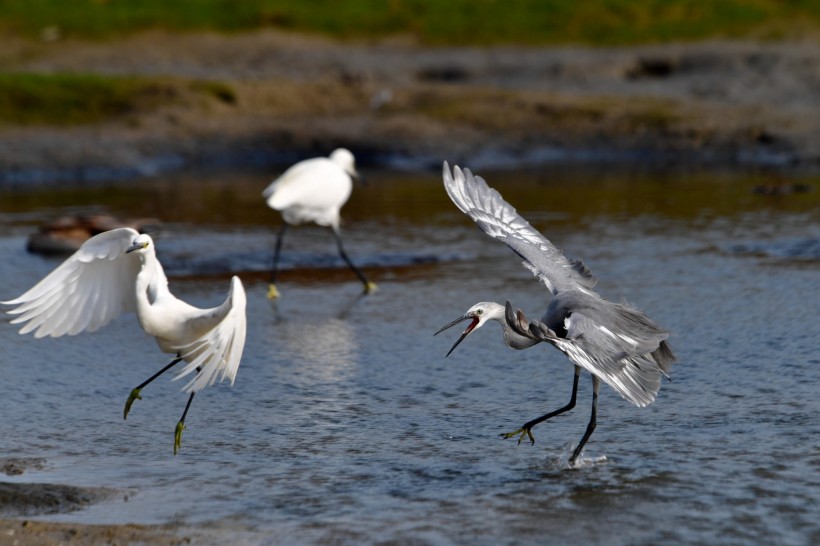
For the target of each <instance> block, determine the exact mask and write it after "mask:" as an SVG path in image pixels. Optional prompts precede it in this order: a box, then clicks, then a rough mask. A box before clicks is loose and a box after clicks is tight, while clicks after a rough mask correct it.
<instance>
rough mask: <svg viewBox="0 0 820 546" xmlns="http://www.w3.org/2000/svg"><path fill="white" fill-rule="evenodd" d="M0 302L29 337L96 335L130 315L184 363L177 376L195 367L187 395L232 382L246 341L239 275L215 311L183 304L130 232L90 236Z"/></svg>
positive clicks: (149, 247) (150, 249)
mask: <svg viewBox="0 0 820 546" xmlns="http://www.w3.org/2000/svg"><path fill="white" fill-rule="evenodd" d="M0 303H4V304H6V305H13V306H15V307H14V308H13V309H11V310H10V311H8V312H9V313H10V314H12V315H18V316H17V317H16V318H15V319H14V320H12V323H14V324H23V327H22V328H21V330H20V333H21V334H25V333H29V332H34V335H35V337H43V336H52V337H60V336H63V335H75V334H79V333H81V332H84V331H89V332H90V331H94V330H97V329H99V328H101V327H102V326H105V325H106V324H108V323H109V322H110V321H111V320H113V319H114V318H116V317H117V316H119V315H121V314H122V313H125V312H130V311H136V312H137V318H138V319H139V322H140V325H141V326H142V327H143V329H144V330H145V331H146V332H147V333H149V334H151V335H153V336H154V337H155V338H156V340H157V343H158V344H159V346H160V348H161V349H162V350H163V351H165V352H168V353H172V354H179V355H180V356H181V357H182V358H183V359H184V360H185V361H187V362H188V363H189V364H188V365H187V366H186V367H185V368H184V369H183V370H182V372H181V373H180V375H179V376H178V377H181V376H183V375H187V374H189V373H191V371H193V370H195V369H196V368H197V367H200V371H199V373H197V375H196V376H195V378H194V379H193V380H192V381H190V382H189V383H188V384H187V385H186V386H185V388H184V390H186V391H187V392H196V391H198V390H200V389H201V388H203V387H205V386H208V385H210V384H212V383H213V382H214V381H215V380H216V379H217V377H221V378H222V379H226V378H227V379H230V380H231V382H233V380H234V378H235V377H236V370H237V367H238V366H239V362H240V360H241V357H242V349H243V347H244V342H245V332H246V319H245V292H244V289H243V288H242V283H241V282H240V281H239V279H238V278H237V277H233V279H232V280H231V291H230V294H229V295H228V298H227V299H226V300H225V302H224V303H223V304H222V305H220V306H219V307H215V308H213V309H198V308H196V307H194V306H192V305H189V304H187V303H185V302H183V301H182V300H179V299H177V298H176V297H174V296H173V294H171V292H170V291H169V290H168V280H167V278H166V277H165V273H164V271H163V269H162V265H160V263H159V261H158V260H157V259H156V254H155V251H154V244H153V241H152V240H151V238H150V237H149V236H148V235H140V234H139V233H137V232H136V231H135V230H133V229H130V228H120V229H115V230H111V231H107V232H104V233H101V234H99V235H96V236H94V237H92V238H91V239H89V240H88V241H86V242H85V243H84V244H83V245H82V246H81V247H80V249H79V250H78V251H77V252H75V253H74V254H73V255H72V256H71V257H69V258H68V259H67V260H66V261H65V262H63V263H62V264H61V265H60V266H58V267H57V268H56V269H55V270H54V271H52V272H51V273H50V274H49V275H47V276H46V277H45V278H44V279H43V280H41V281H40V282H39V283H37V284H36V285H35V286H34V287H32V288H31V289H30V290H28V291H27V292H26V293H24V294H23V295H21V296H20V297H18V298H15V299H13V300H9V301H5V302H0ZM194 363H195V364H194ZM192 364H193V366H192Z"/></svg>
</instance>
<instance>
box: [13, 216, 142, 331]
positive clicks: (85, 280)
mask: <svg viewBox="0 0 820 546" xmlns="http://www.w3.org/2000/svg"><path fill="white" fill-rule="evenodd" d="M137 235H138V233H137V231H135V230H133V229H131V228H120V229H114V230H111V231H106V232H104V233H100V234H99V235H95V236H94V237H92V238H91V239H89V240H88V241H86V242H85V243H83V245H82V246H81V247H80V248H79V250H77V252H75V253H74V254H72V255H71V256H70V257H69V258H68V259H67V260H66V261H65V262H63V263H62V264H61V265H60V266H59V267H57V269H55V270H54V271H52V272H51V273H49V274H48V275H47V276H46V277H45V278H44V279H43V280H41V281H40V282H38V283H37V284H36V285H34V286H33V287H32V288H31V289H30V290H28V291H27V292H26V293H25V294H23V295H22V296H20V297H17V298H15V299H13V300H9V301H3V302H0V303H3V304H5V305H14V306H16V307H15V308H14V309H11V310H9V311H8V313H9V314H11V315H19V316H17V317H16V318H14V319H13V320H12V321H11V323H12V324H23V327H22V328H21V329H20V333H21V334H27V333H29V332H34V337H37V338H40V337H44V336H51V337H60V336H63V335H70V336H73V335H76V334H79V333H80V332H85V331H88V332H93V331H95V330H98V329H99V328H101V327H103V326H105V325H106V324H108V323H109V322H111V321H112V320H113V319H114V318H116V317H118V316H119V315H121V314H122V313H126V312H130V311H134V310H135V309H136V298H135V293H134V283H135V280H136V277H137V273H138V272H139V268H140V259H139V257H138V256H136V255H129V254H126V253H125V251H126V250H127V249H128V247H129V246H130V245H131V242H132V241H133V239H134V237H136V236H137Z"/></svg>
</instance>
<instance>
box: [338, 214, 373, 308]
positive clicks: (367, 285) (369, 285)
mask: <svg viewBox="0 0 820 546" xmlns="http://www.w3.org/2000/svg"><path fill="white" fill-rule="evenodd" d="M331 229H332V230H333V237H334V238H335V239H336V246H337V247H338V249H339V256H341V257H342V259H343V260H344V261H345V263H346V264H347V266H348V267H349V268H350V269H352V270H353V273H355V274H356V276H357V277H359V280H360V281H362V284H363V285H364V293H365V294H369V293H370V292H373V291H374V290H376V283H373V282H370V281H368V280H367V277H365V276H364V273H362V271H361V270H360V269H359V268H358V267H356V266H355V265H354V264H353V262H352V261H350V258H348V256H347V253H346V252H345V249H344V246H342V236H341V235H339V232H338V231H337V230H336V229H333V228H331Z"/></svg>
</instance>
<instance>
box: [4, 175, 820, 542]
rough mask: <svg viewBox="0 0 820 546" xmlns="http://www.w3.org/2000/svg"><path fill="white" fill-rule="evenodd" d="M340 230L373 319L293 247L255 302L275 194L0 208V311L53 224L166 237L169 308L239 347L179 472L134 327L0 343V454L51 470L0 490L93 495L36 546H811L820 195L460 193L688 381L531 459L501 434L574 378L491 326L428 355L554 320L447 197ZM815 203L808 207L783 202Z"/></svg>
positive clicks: (311, 245)
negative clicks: (516, 214)
mask: <svg viewBox="0 0 820 546" xmlns="http://www.w3.org/2000/svg"><path fill="white" fill-rule="evenodd" d="M365 174H366V176H367V178H368V179H369V182H370V184H369V185H368V186H366V187H357V188H356V189H355V192H354V196H353V198H352V199H351V202H350V203H348V205H347V206H346V208H345V210H344V211H343V216H344V217H345V220H346V224H345V226H344V228H343V229H344V236H345V242H346V245H347V250H348V253H349V254H350V255H351V257H352V258H353V259H354V260H356V261H358V262H359V263H362V264H364V265H365V266H366V271H367V272H368V274H370V275H371V276H372V277H373V279H374V280H375V281H376V282H377V283H378V284H379V291H378V292H377V293H376V294H374V295H372V296H368V297H360V295H359V291H360V286H359V285H358V283H357V281H356V280H355V278H354V277H353V275H352V274H351V273H350V272H349V271H347V270H346V269H344V268H343V267H341V262H340V261H338V260H337V259H336V258H335V257H334V246H333V241H332V238H331V236H330V234H329V233H327V232H325V231H322V230H319V229H314V228H301V229H297V230H291V231H290V232H289V235H288V237H289V238H288V239H287V241H286V243H285V245H286V246H285V250H284V254H283V266H284V267H285V271H284V272H283V274H282V276H281V279H280V283H279V288H280V290H281V292H282V296H283V297H282V299H281V300H280V301H278V302H276V303H270V302H268V301H267V300H266V299H265V292H266V284H267V278H266V274H265V269H266V268H267V266H268V261H269V259H270V252H271V247H272V242H273V235H274V232H275V229H276V225H278V218H277V217H276V215H275V214H274V213H272V212H271V211H269V210H268V209H266V208H265V206H264V204H263V203H262V201H261V199H260V198H259V192H260V191H261V189H262V188H263V187H264V186H265V184H266V183H267V181H268V180H269V178H270V176H269V175H268V174H266V173H259V172H249V173H218V172H217V173H207V174H206V173H188V174H183V175H177V176H174V177H168V178H165V179H157V180H149V181H141V182H134V183H130V184H118V185H113V186H105V185H102V184H100V185H94V186H87V187H73V188H72V187H66V188H63V189H60V190H57V189H53V188H48V189H47V188H34V189H25V188H21V187H16V188H0V252H2V255H3V256H4V260H3V261H2V263H0V278H2V279H3V281H4V282H3V286H2V289H0V299H8V298H11V297H14V296H17V295H18V294H20V293H22V292H23V291H24V290H25V289H27V288H28V287H30V286H31V285H32V284H33V282H35V281H36V280H37V279H39V278H41V277H42V276H44V275H45V274H46V273H48V272H49V271H50V270H51V269H52V268H54V267H55V266H56V265H57V264H58V263H59V260H58V259H53V258H43V257H38V256H35V255H31V254H28V253H26V251H25V250H24V246H25V240H26V236H27V235H28V233H29V232H31V231H32V229H33V227H34V226H35V225H37V224H38V223H40V222H41V221H43V220H45V219H49V218H52V217H54V216H58V215H60V214H63V213H66V212H93V211H108V212H114V213H117V214H121V215H130V216H154V217H157V218H160V219H162V220H163V221H164V225H163V229H162V231H161V232H160V233H159V235H158V237H157V246H158V252H159V256H160V259H161V260H162V261H163V263H164V264H165V266H166V270H167V272H168V274H169V276H170V277H171V289H172V290H173V291H174V292H175V294H176V295H177V296H179V297H181V298H183V299H186V300H188V301H191V302H192V303H195V304H198V305H201V306H205V305H211V304H216V303H218V302H220V301H221V300H222V298H224V295H225V292H226V290H227V285H228V283H227V279H228V277H229V275H230V274H231V273H238V274H239V275H240V276H241V277H242V279H243V281H244V282H245V286H246V289H247V291H248V320H249V332H248V341H247V345H246V348H245V355H244V359H243V362H242V365H241V367H240V371H239V375H238V377H237V380H236V384H235V385H234V387H233V388H230V387H229V386H228V385H217V386H215V387H214V388H211V389H208V390H206V391H204V392H202V393H201V394H200V395H198V396H197V397H196V399H195V400H194V404H193V406H192V409H191V413H190V415H189V417H188V420H187V424H188V429H187V430H186V431H185V433H184V436H183V445H182V451H181V453H180V455H179V456H177V457H173V456H172V455H171V451H172V450H171V447H172V442H173V429H174V425H175V423H176V421H177V419H178V418H179V415H180V413H181V411H182V409H183V406H184V403H185V399H186V397H185V395H184V394H183V393H181V392H180V391H179V388H180V386H181V385H180V384H179V383H172V382H170V381H168V380H165V381H163V380H159V381H157V382H155V383H154V384H152V385H151V386H150V387H147V388H146V389H145V390H144V391H143V400H141V401H137V402H136V403H135V405H134V407H133V409H132V412H131V414H130V415H129V418H128V420H127V421H123V420H122V417H121V416H122V406H123V403H124V402H125V399H126V397H127V395H128V392H129V391H130V389H131V388H132V387H133V386H135V385H136V384H138V383H139V382H141V381H142V380H143V379H145V378H146V377H147V376H149V375H150V374H151V373H153V372H154V371H156V370H157V369H159V368H160V367H161V366H162V365H164V364H165V363H166V362H167V358H166V356H165V355H163V354H161V353H160V352H159V350H158V349H157V347H156V345H155V344H154V342H153V341H152V340H151V339H150V338H148V337H147V336H146V335H145V334H144V333H143V332H142V331H141V330H140V329H139V326H138V324H137V322H136V320H135V318H134V317H133V316H125V317H122V318H121V319H118V320H117V321H115V322H114V323H113V324H111V325H109V326H108V327H107V328H105V329H103V330H102V331H100V332H97V333H94V334H86V335H82V336H78V337H75V338H63V339H57V340H53V339H48V340H35V339H33V338H31V337H30V336H25V337H24V336H19V335H17V333H16V329H15V328H14V327H13V326H11V325H9V324H0V344H1V345H2V347H3V351H2V356H0V378H2V381H0V415H2V419H0V451H1V452H2V454H3V456H4V457H38V458H43V459H45V461H46V462H45V465H44V467H43V468H42V469H31V470H29V471H28V472H26V473H25V474H23V475H20V476H14V477H4V478H3V479H5V480H7V481H19V482H25V481H36V482H50V483H67V484H72V485H80V486H89V487H105V488H113V489H115V490H117V491H118V493H117V494H116V495H114V496H113V497H112V498H110V500H108V501H106V502H102V503H98V504H94V505H91V506H88V507H86V508H84V509H82V510H78V511H74V512H69V513H65V514H60V515H50V516H46V517H47V519H52V520H54V519H56V520H61V521H72V522H85V523H125V522H134V523H178V524H181V525H201V526H205V527H206V528H213V529H218V530H219V531H220V532H223V533H228V535H229V536H232V537H233V538H234V541H235V542H243V541H244V542H250V543H255V542H261V543H277V542H282V543H294V542H295V543H307V544H311V543H315V544H328V543H376V542H378V543H401V544H405V543H408V542H412V543H430V544H451V543H461V544H463V543H470V544H521V543H545V542H550V543H561V544H589V543H606V544H681V543H697V544H704V543H708V544H746V543H750V542H754V543H777V544H810V543H817V542H820V524H818V522H817V517H816V516H817V508H818V505H820V478H818V476H820V440H818V439H819V438H820V424H818V422H817V419H816V416H817V414H818V410H820V403H818V401H817V385H818V380H820V357H818V352H817V343H818V340H820V329H818V326H817V317H818V316H819V315H820V297H819V296H820V282H819V281H820V274H818V264H820V256H818V250H817V249H818V246H820V245H818V241H820V216H819V215H818V204H820V195H818V194H820V185H818V183H817V181H816V180H809V181H808V183H809V184H810V186H811V187H813V188H814V191H811V192H809V193H801V194H793V195H784V196H780V197H772V196H763V195H757V194H755V193H754V191H753V188H754V187H755V186H756V185H758V184H767V183H770V179H769V178H768V177H767V176H765V175H725V174H692V173H677V174H667V175H660V174H657V173H643V174H641V173H638V174H635V173H617V172H616V173H603V172H584V171H581V172H558V171H557V170H556V171H555V172H518V173H511V172H498V173H492V172H487V173H481V174H483V175H485V177H486V178H487V179H488V180H489V182H490V184H491V185H493V186H495V187H496V188H497V189H499V190H500V191H501V192H502V194H504V196H505V197H506V198H507V199H508V200H509V201H510V202H512V203H513V204H514V205H516V206H517V207H518V209H519V211H520V212H521V213H522V214H523V215H524V216H525V217H527V218H528V219H529V220H530V221H531V222H532V223H533V224H534V225H535V226H536V227H537V228H538V229H540V230H541V231H543V232H544V233H545V234H547V236H548V237H550V238H551V239H552V240H553V242H555V243H556V244H557V245H558V246H559V247H561V248H564V249H565V251H566V253H567V254H568V255H569V256H578V257H582V258H583V259H584V260H585V262H586V263H587V264H588V265H589V266H590V267H591V268H592V270H593V272H594V273H596V274H597V276H598V277H599V279H600V283H599V285H598V288H599V290H600V292H601V293H602V294H604V295H605V296H607V297H609V298H611V299H617V300H620V299H626V300H628V301H630V302H633V303H635V304H637V305H638V306H640V307H641V308H642V309H644V310H645V311H647V313H648V314H649V315H650V316H651V317H653V318H654V319H655V320H657V321H658V322H659V323H660V324H662V325H664V326H666V327H667V328H669V329H670V330H672V331H673V332H674V334H673V337H672V338H671V342H672V345H673V347H674V349H675V351H676V352H677V355H678V358H679V362H678V363H677V364H676V365H675V367H674V368H673V373H672V381H671V382H666V383H665V384H664V385H663V387H662V389H661V392H660V395H659V397H658V399H657V401H656V403H655V404H653V405H652V406H650V407H648V408H643V409H639V408H635V407H632V406H631V405H629V404H628V403H627V402H625V401H624V400H622V399H620V397H618V395H617V394H616V393H614V391H612V390H611V389H609V388H608V387H604V388H602V390H601V399H600V404H599V415H598V428H597V430H596V432H595V434H594V435H593V436H592V439H591V441H590V443H589V444H588V445H587V448H586V450H585V453H584V458H583V459H582V464H581V465H580V468H577V469H566V468H565V467H564V465H563V464H562V462H561V461H562V460H566V458H567V456H568V454H569V453H570V451H571V448H572V446H573V444H574V443H575V442H577V441H578V440H579V439H580V436H581V435H582V433H583V430H584V427H585V426H586V421H587V419H588V417H589V413H588V412H589V400H590V396H591V389H590V385H589V383H590V382H589V380H588V377H587V376H584V377H583V379H582V383H581V389H580V392H579V404H578V406H577V407H576V409H575V410H574V411H573V412H571V413H569V414H568V415H566V416H563V417H559V418H556V419H555V420H553V421H550V422H548V423H545V424H542V425H539V426H538V427H536V428H535V430H534V433H535V437H536V443H535V445H534V446H530V445H528V444H522V445H520V446H516V444H515V442H514V441H512V440H506V441H505V440H502V439H500V438H499V434H500V433H503V432H507V431H509V430H513V429H515V428H518V427H519V426H520V425H521V424H522V423H523V422H524V421H526V420H529V419H531V418H533V417H536V416H538V415H540V414H542V413H544V412H545V411H548V410H550V409H554V408H556V407H558V406H560V405H563V404H564V403H566V400H567V399H568V397H569V394H570V388H571V385H572V367H571V366H570V365H569V364H568V362H567V361H566V360H565V358H564V357H563V356H562V355H561V354H560V353H558V352H557V351H556V350H554V349H552V348H550V347H546V346H544V347H535V348H532V349H530V350H527V351H521V352H515V351H511V350H509V349H506V348H505V347H504V346H503V344H502V342H501V338H500V331H499V329H498V327H497V326H495V325H488V327H487V328H484V329H482V330H481V331H479V332H477V333H476V334H475V335H473V336H471V337H470V338H469V339H468V340H466V341H465V343H463V344H462V345H461V346H460V347H459V349H458V350H457V351H456V352H454V353H453V355H451V356H450V357H449V358H448V359H446V360H445V359H444V358H443V355H444V354H445V353H446V351H447V350H448V349H449V347H450V346H451V344H452V342H453V341H454V339H455V337H457V335H458V332H457V331H448V332H447V333H445V334H442V335H440V336H437V337H433V336H432V333H433V332H435V331H436V330H437V329H438V328H439V327H440V326H441V325H443V324H445V323H447V322H449V321H450V320H452V319H454V318H456V317H457V316H459V315H460V314H461V313H463V312H464V311H465V310H466V309H467V308H468V307H470V306H471V305H472V304H474V303H476V302H477V301H485V300H486V301H489V300H495V301H500V302H503V301H504V300H505V299H509V300H510V301H511V302H512V303H513V304H514V305H516V306H518V307H521V308H522V309H524V310H525V311H526V312H527V314H529V315H534V316H537V315H538V314H539V313H540V312H541V311H542V310H543V308H544V306H545V304H546V301H547V300H546V292H545V290H544V289H543V287H542V286H541V285H539V284H538V283H537V282H536V281H535V280H534V279H533V277H532V276H531V275H530V273H529V272H527V271H526V270H525V269H524V268H522V267H521V266H520V265H519V263H518V261H519V260H518V258H517V257H516V256H515V255H514V254H512V253H511V252H510V251H509V250H508V249H507V248H506V247H504V245H502V244H499V243H497V242H495V241H492V240H490V239H489V238H487V237H486V236H484V235H483V234H481V233H480V232H479V231H478V230H477V229H476V228H475V226H474V225H473V224H472V222H470V221H469V220H468V219H467V218H466V217H464V216H463V215H462V214H461V213H459V212H458V211H457V210H456V209H455V207H454V206H453V205H452V204H451V203H450V202H449V201H448V200H447V197H446V195H445V194H444V192H443V190H442V188H441V186H440V178H439V173H438V172H429V173H420V174H418V173H416V174H414V173H397V172H388V171H372V172H366V173H365ZM803 182H806V181H803Z"/></svg>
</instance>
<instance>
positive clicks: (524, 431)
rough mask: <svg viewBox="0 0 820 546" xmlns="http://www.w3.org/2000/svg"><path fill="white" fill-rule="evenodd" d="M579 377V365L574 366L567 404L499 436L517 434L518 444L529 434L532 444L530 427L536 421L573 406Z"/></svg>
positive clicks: (560, 412) (533, 439)
mask: <svg viewBox="0 0 820 546" xmlns="http://www.w3.org/2000/svg"><path fill="white" fill-rule="evenodd" d="M579 377H581V367H580V366H575V377H574V378H573V379H572V397H571V398H570V399H569V404H567V405H566V406H564V407H563V408H559V409H557V410H555V411H551V412H549V413H547V414H545V415H542V416H541V417H538V418H536V419H533V420H532V421H528V422H527V423H524V426H522V427H521V428H519V429H518V430H514V431H512V432H508V433H506V434H502V435H501V436H502V437H503V438H504V439H507V438H512V437H513V436H518V443H519V444H520V443H521V441H522V440H523V439H524V436H529V438H530V443H531V444H534V443H535V438H534V437H533V435H532V427H534V426H535V425H537V424H538V423H542V422H544V421H546V420H547V419H551V418H552V417H555V416H556V415H560V414H562V413H564V412H567V411H569V410H571V409H572V408H574V407H575V399H576V395H577V394H578V378H579ZM593 377H594V376H593Z"/></svg>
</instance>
